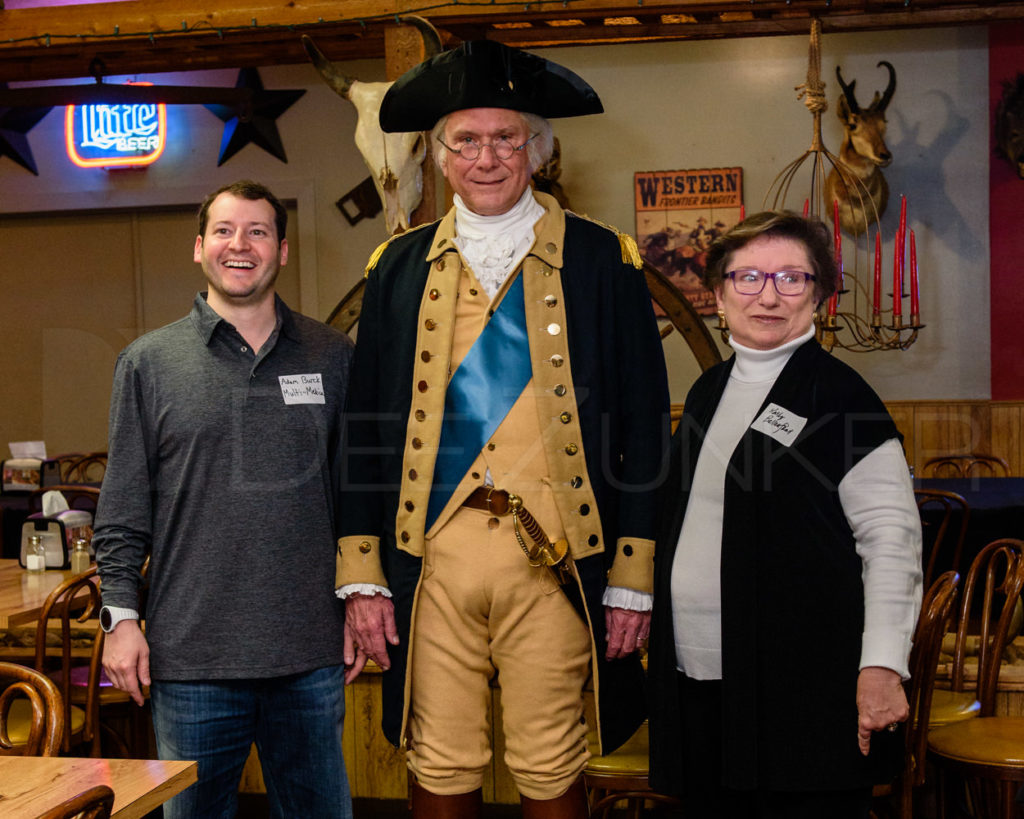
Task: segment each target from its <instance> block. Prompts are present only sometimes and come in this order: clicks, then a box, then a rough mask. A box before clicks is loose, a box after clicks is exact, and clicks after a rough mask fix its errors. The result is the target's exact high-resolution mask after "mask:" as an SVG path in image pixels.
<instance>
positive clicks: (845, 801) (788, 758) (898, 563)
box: [649, 212, 921, 819]
mask: <svg viewBox="0 0 1024 819" xmlns="http://www.w3.org/2000/svg"><path fill="white" fill-rule="evenodd" d="M705 278H706V283H707V285H708V287H710V288H711V289H712V290H713V291H714V292H715V296H716V299H717V302H718V307H719V315H724V317H725V319H726V321H727V322H728V325H729V331H730V336H731V338H730V345H731V346H732V347H733V349H734V351H735V354H734V355H733V357H732V358H730V359H729V360H728V361H726V362H724V363H722V364H720V365H718V366H716V367H714V368H712V369H710V370H708V371H707V372H705V373H704V374H703V375H702V376H701V377H700V378H699V379H698V380H697V382H696V383H695V384H694V385H693V387H692V389H691V390H690V393H689V395H688V396H687V398H686V405H685V412H684V414H683V417H682V420H681V421H680V424H679V427H678V429H677V430H676V433H675V436H674V437H673V441H672V468H671V471H670V474H669V479H668V481H667V483H666V492H665V496H664V501H663V503H662V508H663V509H664V510H665V511H664V519H663V520H662V522H661V526H660V529H659V538H658V547H657V552H656V557H655V595H654V596H655V610H654V620H653V625H652V630H651V645H650V661H649V678H650V689H651V719H650V725H651V782H652V785H653V787H654V788H655V789H656V790H659V791H662V792H665V793H673V794H676V795H679V796H681V797H682V798H683V799H684V802H685V803H686V804H687V806H688V807H689V809H690V810H689V812H688V814H687V815H692V816H698V817H716V818H717V817H731V816H735V817H744V819H746V818H747V817H776V816H778V817H783V816H784V817H787V819H794V818H795V817H807V818H808V819H810V818H811V817H814V819H819V817H829V819H841V818H842V817H858V819H859V817H866V816H867V815H868V806H869V801H870V795H871V785H872V783H874V782H875V781H878V780H879V779H882V778H887V777H889V776H890V775H891V774H893V773H895V770H896V765H898V759H899V754H900V753H901V751H902V744H901V742H900V741H899V737H900V734H899V733H898V732H897V729H898V724H899V723H900V722H902V721H903V720H905V719H906V718H907V714H908V707H907V701H906V697H905V695H904V692H903V687H902V681H903V680H904V679H905V678H906V677H907V675H908V669H907V662H908V658H909V653H910V642H911V636H912V634H913V629H914V624H915V622H916V619H917V613H918V609H919V606H920V599H921V560H920V551H921V529H920V520H919V517H918V514H917V508H916V506H915V504H914V496H913V489H912V485H911V481H910V476H909V472H908V469H907V464H906V461H905V459H904V455H903V450H902V445H901V436H900V434H899V432H898V431H897V430H896V427H895V425H894V424H893V421H892V419H891V418H890V416H889V414H888V412H887V411H886V409H885V406H884V405H883V404H882V401H881V400H880V399H879V398H878V396H877V395H876V394H875V393H874V391H873V390H872V389H871V388H870V387H869V386H868V385H867V383H865V382H864V380H863V379H862V378H861V377H860V376H859V375H858V374H857V373H856V372H855V371H854V370H853V369H851V368H850V367H848V366H847V365H845V364H843V363H842V362H840V361H838V360H836V359H835V358H833V357H832V356H830V355H829V354H827V353H826V352H825V351H824V350H822V348H821V347H820V346H819V345H818V343H817V342H816V341H815V338H814V326H813V314H814V311H815V309H816V308H817V307H818V306H819V305H821V304H822V303H823V302H824V301H825V300H826V299H828V297H829V296H830V295H832V293H833V292H835V289H836V282H837V279H838V272H837V269H836V264H835V261H834V258H833V255H832V240H831V236H830V235H829V231H828V229H827V228H826V227H825V225H823V224H821V223H820V222H817V221H812V220H808V219H804V218H801V217H799V216H797V215H795V214H791V213H776V212H765V213H759V214H756V215H754V216H751V217H750V218H749V219H746V220H745V221H744V222H742V223H740V224H739V225H737V226H736V227H735V228H733V229H732V230H731V231H729V232H728V233H726V234H725V235H723V236H721V237H719V238H718V239H717V240H716V241H715V243H714V245H713V246H712V248H711V250H710V252H709V254H708V260H707V268H706V273H705Z"/></svg>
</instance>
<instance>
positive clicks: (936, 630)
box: [906, 571, 960, 819]
mask: <svg viewBox="0 0 1024 819" xmlns="http://www.w3.org/2000/svg"><path fill="white" fill-rule="evenodd" d="M959 583H960V575H959V574H957V573H956V572H954V571H948V572H944V573H943V574H941V575H940V576H939V578H938V579H937V580H936V581H935V582H934V583H933V584H932V585H931V586H929V587H928V590H927V591H926V592H925V595H924V599H923V600H922V602H921V616H920V617H919V618H918V621H917V628H916V629H915V631H914V647H913V648H912V649H911V651H910V684H909V691H908V697H907V700H908V702H909V703H910V719H911V724H910V727H909V730H908V731H907V733H906V740H907V746H906V750H907V753H906V764H908V765H909V766H910V768H909V770H908V771H907V774H909V776H907V780H908V784H909V785H910V786H912V787H916V786H918V785H923V784H924V775H925V766H924V758H925V753H926V751H927V750H928V717H929V714H930V713H931V708H932V692H933V691H934V689H935V676H936V673H937V670H938V666H939V654H940V653H941V650H942V638H943V636H945V634H946V628H947V627H948V626H949V623H950V620H951V619H952V617H953V610H954V603H955V602H956V592H957V586H958V585H959ZM908 819H909V815H908Z"/></svg>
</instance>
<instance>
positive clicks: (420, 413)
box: [413, 409, 427, 421]
mask: <svg viewBox="0 0 1024 819" xmlns="http://www.w3.org/2000/svg"><path fill="white" fill-rule="evenodd" d="M413 415H414V416H415V417H416V420H417V421H425V420H426V419H427V414H426V413H425V412H424V411H423V410H421V409H418V410H416V412H414V413H413Z"/></svg>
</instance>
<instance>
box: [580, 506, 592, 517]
mask: <svg viewBox="0 0 1024 819" xmlns="http://www.w3.org/2000/svg"><path fill="white" fill-rule="evenodd" d="M580 514H581V515H583V516H586V515H589V514H590V504H589V503H581V504H580Z"/></svg>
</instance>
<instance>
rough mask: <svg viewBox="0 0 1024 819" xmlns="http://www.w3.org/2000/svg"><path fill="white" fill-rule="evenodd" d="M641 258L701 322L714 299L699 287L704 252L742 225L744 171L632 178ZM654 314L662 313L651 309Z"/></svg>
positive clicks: (707, 170) (712, 311) (652, 173)
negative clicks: (726, 232) (738, 225)
mask: <svg viewBox="0 0 1024 819" xmlns="http://www.w3.org/2000/svg"><path fill="white" fill-rule="evenodd" d="M633 188H634V193H635V199H636V240H637V244H638V245H639V246H640V253H641V255H642V256H643V257H644V259H646V260H647V261H648V262H650V263H651V264H652V265H654V266H655V267H656V268H657V269H658V270H659V271H660V272H661V273H662V274H663V275H664V276H666V277H667V278H668V280H669V281H671V282H672V284H674V285H675V286H676V287H677V288H678V289H679V291H680V292H681V293H682V294H683V295H684V296H685V297H686V298H687V299H688V300H689V302H690V304H692V305H693V307H694V308H695V309H696V310H697V312H698V313H700V314H701V315H703V316H711V315H714V314H715V296H714V294H713V293H712V292H711V291H710V290H708V289H707V288H706V287H704V285H702V284H701V276H702V275H703V273H704V263H705V259H706V258H707V252H708V248H710V247H711V243H712V242H713V241H714V240H715V237H716V236H718V235H720V234H721V233H724V232H725V231H727V230H728V229H729V228H731V227H732V226H733V225H735V224H736V223H737V222H738V221H739V220H740V210H741V208H742V206H743V169H742V168H703V169H700V170H687V171H638V172H637V173H635V174H634V175H633ZM654 311H655V314H656V315H658V316H664V315H665V313H664V311H663V310H661V308H660V307H658V305H657V304H655V305H654Z"/></svg>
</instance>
